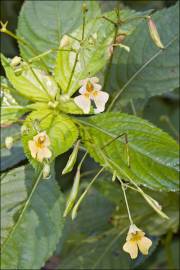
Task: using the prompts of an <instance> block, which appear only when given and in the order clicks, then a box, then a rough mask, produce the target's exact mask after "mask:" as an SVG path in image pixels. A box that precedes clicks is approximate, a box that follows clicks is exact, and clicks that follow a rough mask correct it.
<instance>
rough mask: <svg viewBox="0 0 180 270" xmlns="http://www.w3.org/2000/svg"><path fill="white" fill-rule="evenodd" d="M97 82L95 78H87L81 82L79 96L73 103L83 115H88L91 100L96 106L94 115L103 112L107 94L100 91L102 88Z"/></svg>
mask: <svg viewBox="0 0 180 270" xmlns="http://www.w3.org/2000/svg"><path fill="white" fill-rule="evenodd" d="M98 82H99V79H98V78H96V77H92V78H87V79H85V80H82V81H81V85H82V87H81V88H80V89H79V93H80V94H81V95H79V96H77V97H75V98H74V102H75V103H76V105H77V106H79V107H80V108H81V109H82V110H83V112H84V113H89V111H90V107H91V100H93V101H94V103H95V105H96V109H95V112H96V113H100V112H103V111H104V109H105V104H106V102H107V101H108V98H109V94H108V93H106V92H103V91H101V88H102V86H101V85H100V84H98Z"/></svg>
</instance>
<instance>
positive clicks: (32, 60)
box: [28, 48, 75, 63]
mask: <svg viewBox="0 0 180 270" xmlns="http://www.w3.org/2000/svg"><path fill="white" fill-rule="evenodd" d="M54 51H60V52H61V51H62V52H75V50H72V49H54V48H52V49H50V50H48V51H46V52H43V53H41V54H39V55H37V56H35V57H32V58H30V59H29V60H28V62H29V63H32V62H34V61H36V60H40V58H42V57H44V56H46V55H48V54H50V53H52V52H54Z"/></svg>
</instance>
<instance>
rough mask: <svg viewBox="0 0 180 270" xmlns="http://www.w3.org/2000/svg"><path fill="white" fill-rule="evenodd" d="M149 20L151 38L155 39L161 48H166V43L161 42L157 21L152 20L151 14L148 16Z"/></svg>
mask: <svg viewBox="0 0 180 270" xmlns="http://www.w3.org/2000/svg"><path fill="white" fill-rule="evenodd" d="M147 22H148V26H149V32H150V35H151V38H152V40H153V41H154V43H155V45H156V46H157V47H159V48H161V49H164V45H163V44H162V42H161V39H160V36H159V33H158V31H157V27H156V24H155V22H154V21H153V20H152V18H151V17H150V16H148V17H147Z"/></svg>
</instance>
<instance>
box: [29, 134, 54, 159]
mask: <svg viewBox="0 0 180 270" xmlns="http://www.w3.org/2000/svg"><path fill="white" fill-rule="evenodd" d="M50 144H51V143H50V140H49V137H48V135H47V134H46V131H42V132H40V133H38V134H37V135H36V136H34V137H33V140H30V141H29V142H28V146H29V149H30V151H31V156H32V157H33V158H34V159H37V160H38V161H39V162H43V160H44V159H46V158H50V157H51V156H52V153H51V151H50V150H49V148H48V147H49V146H50Z"/></svg>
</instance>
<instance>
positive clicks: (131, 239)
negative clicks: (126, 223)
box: [123, 224, 152, 259]
mask: <svg viewBox="0 0 180 270" xmlns="http://www.w3.org/2000/svg"><path fill="white" fill-rule="evenodd" d="M151 245H152V241H151V240H150V239H149V238H147V237H145V233H144V232H143V231H142V230H140V229H139V228H137V227H136V225H135V224H132V225H131V226H130V228H129V231H128V234H127V238H126V243H125V244H124V246H123V250H124V251H125V252H127V253H129V254H130V256H131V259H136V258H137V256H138V248H139V250H140V251H141V253H142V254H143V255H147V254H148V250H149V248H150V247H151Z"/></svg>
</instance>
